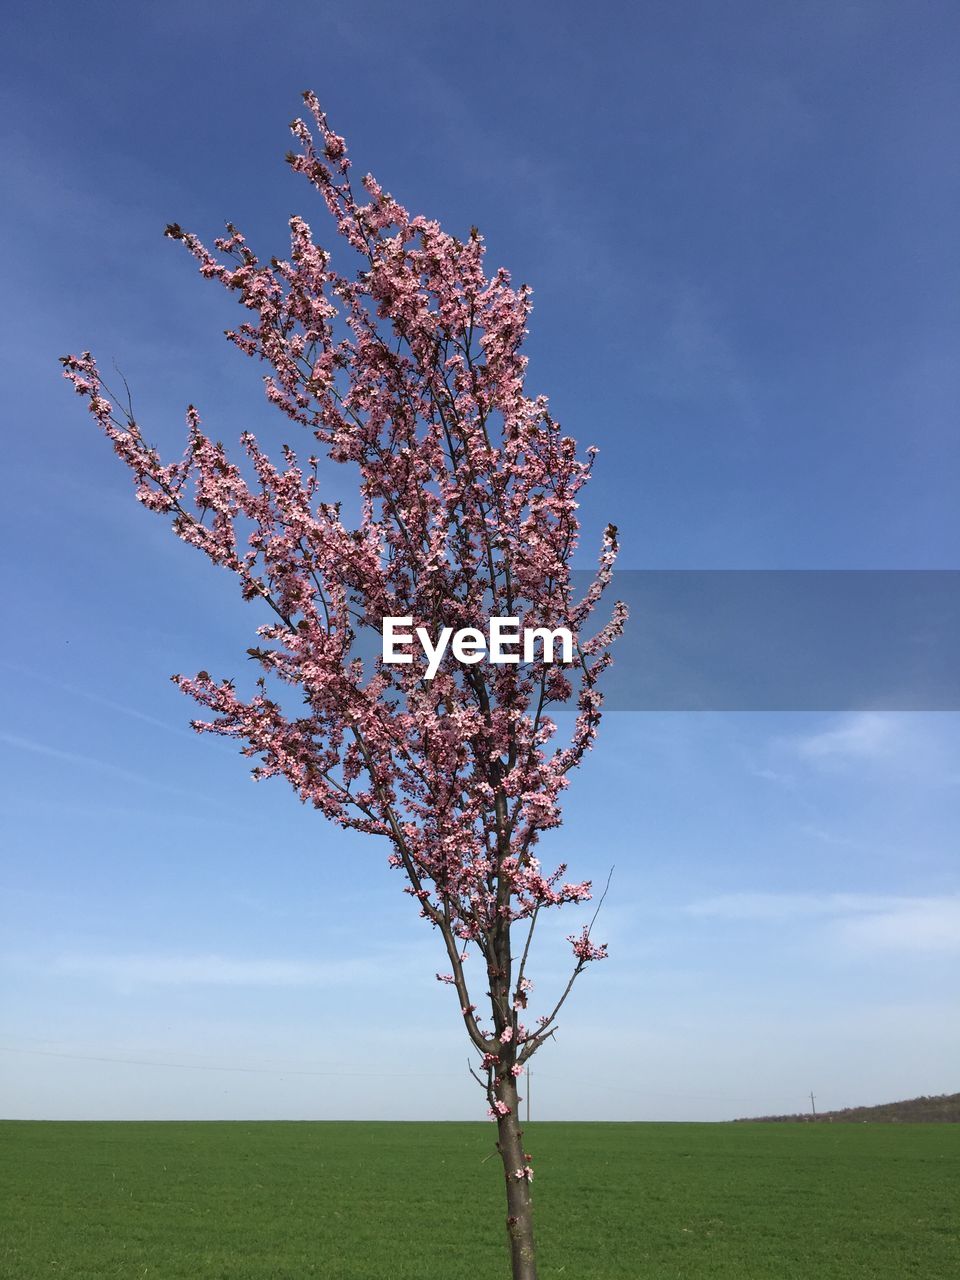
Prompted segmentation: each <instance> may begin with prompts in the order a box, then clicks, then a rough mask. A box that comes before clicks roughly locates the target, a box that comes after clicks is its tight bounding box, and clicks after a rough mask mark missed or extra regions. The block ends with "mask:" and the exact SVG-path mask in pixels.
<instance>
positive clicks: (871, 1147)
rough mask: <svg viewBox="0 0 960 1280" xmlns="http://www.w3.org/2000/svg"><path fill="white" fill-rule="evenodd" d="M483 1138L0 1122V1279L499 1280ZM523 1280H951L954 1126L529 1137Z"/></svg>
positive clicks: (458, 1127)
mask: <svg viewBox="0 0 960 1280" xmlns="http://www.w3.org/2000/svg"><path fill="white" fill-rule="evenodd" d="M493 1133H494V1130H493V1128H492V1126H487V1125H483V1124H433V1125H415V1124H374V1123H369V1124H368V1123H355V1124H337V1123H303V1124H291V1123H285V1124H274V1123H257V1124H251V1123H223V1124H179V1123H169V1124H155V1123H129V1124H113V1123H109V1124H101V1123H89V1124H63V1123H34V1122H15V1121H8V1122H3V1123H0V1276H2V1277H4V1280H35V1278H36V1277H41V1276H42V1277H45V1278H46V1277H67V1278H68V1280H108V1278H110V1277H125V1278H128V1280H139V1278H140V1277H151V1278H154V1280H188V1278H189V1280H268V1278H269V1280H275V1278H276V1280H301V1277H323V1278H324V1280H359V1278H361V1277H362V1278H363V1280H393V1278H394V1277H396V1278H397V1280H405V1278H411V1280H412V1278H414V1277H416V1278H417V1280H504V1277H505V1276H506V1275H507V1274H508V1272H509V1268H508V1266H507V1254H506V1247H505V1244H504V1231H503V1217H504V1212H503V1207H502V1204H501V1195H502V1181H501V1173H500V1170H499V1168H498V1167H497V1161H496V1157H494V1159H492V1160H489V1161H487V1162H486V1163H481V1162H482V1160H483V1157H484V1156H486V1155H487V1154H488V1153H489V1152H490V1150H491V1143H492V1140H493ZM528 1146H529V1148H530V1149H531V1150H532V1151H533V1153H534V1155H535V1157H536V1160H535V1163H536V1167H537V1180H536V1183H535V1184H534V1191H535V1193H536V1213H537V1230H538V1235H539V1244H540V1258H541V1275H542V1276H543V1277H544V1278H545V1280H546V1278H549V1277H557V1276H564V1277H568V1278H570V1280H573V1278H574V1277H576V1280H607V1278H608V1277H609V1278H611V1280H612V1278H613V1277H617V1278H618V1280H619V1278H624V1280H626V1278H627V1277H631V1278H632V1277H650V1278H651V1280H653V1278H656V1280H661V1278H662V1280H667V1278H668V1277H669V1278H671V1280H672V1278H673V1277H684V1278H689V1280H699V1277H727V1278H729V1280H753V1278H759V1277H763V1278H764V1280H819V1278H820V1277H824V1278H827V1277H829V1278H830V1280H834V1278H835V1280H867V1278H868V1277H869V1278H870V1280H877V1278H878V1277H884V1278H885V1277H890V1280H905V1278H906V1277H923V1280H949V1278H950V1277H955V1276H960V1222H958V1218H960V1128H958V1127H956V1126H954V1125H932V1124H931V1125H911V1126H904V1127H902V1128H901V1127H898V1126H891V1125H844V1126H840V1125H822V1126H813V1125H762V1124H741V1125H711V1124H548V1123H540V1124H533V1125H531V1126H529V1128H528Z"/></svg>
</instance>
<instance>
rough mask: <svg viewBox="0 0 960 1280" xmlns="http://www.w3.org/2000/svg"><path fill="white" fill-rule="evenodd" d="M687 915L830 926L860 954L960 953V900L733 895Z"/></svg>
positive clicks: (698, 905)
mask: <svg viewBox="0 0 960 1280" xmlns="http://www.w3.org/2000/svg"><path fill="white" fill-rule="evenodd" d="M684 910H685V912H686V914H688V915H690V916H696V917H701V918H714V919H718V920H732V921H756V922H761V923H762V922H767V923H777V922H782V923H789V922H796V921H803V920H811V919H817V920H822V921H824V922H825V923H826V924H827V925H828V927H829V928H830V930H831V932H832V933H833V936H834V937H835V938H837V939H838V940H839V941H840V942H841V943H843V944H844V945H846V946H848V947H851V948H854V949H857V950H871V951H874V950H901V951H924V952H930V951H960V894H953V895H942V896H939V897H900V896H896V895H891V894H869V893H729V894H721V895H719V896H717V897H713V898H705V899H701V900H700V901H696V902H691V903H689V904H688V905H687V906H686V907H685V908H684Z"/></svg>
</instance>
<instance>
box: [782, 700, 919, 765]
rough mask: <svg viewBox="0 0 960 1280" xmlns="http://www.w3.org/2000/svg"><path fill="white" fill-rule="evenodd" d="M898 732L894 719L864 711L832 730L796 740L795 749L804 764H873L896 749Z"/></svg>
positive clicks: (846, 718)
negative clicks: (840, 760) (818, 761)
mask: <svg viewBox="0 0 960 1280" xmlns="http://www.w3.org/2000/svg"><path fill="white" fill-rule="evenodd" d="M897 730H898V724H897V721H896V719H895V717H893V716H891V715H881V714H880V713H879V712H871V711H864V712H858V713H855V714H854V715H850V716H846V717H845V718H844V719H843V720H842V721H841V722H840V723H839V724H837V725H835V726H834V727H833V728H831V729H825V730H822V731H821V732H819V733H812V734H808V735H806V736H805V737H801V738H798V739H797V740H796V742H795V744H794V745H795V748H796V752H797V754H798V755H799V756H801V757H802V758H803V759H806V760H828V759H842V760H850V759H854V760H864V759H867V760H875V759H877V758H878V757H880V756H884V755H888V754H889V753H890V752H891V751H892V750H894V749H895V747H896V746H897V743H898V732H897Z"/></svg>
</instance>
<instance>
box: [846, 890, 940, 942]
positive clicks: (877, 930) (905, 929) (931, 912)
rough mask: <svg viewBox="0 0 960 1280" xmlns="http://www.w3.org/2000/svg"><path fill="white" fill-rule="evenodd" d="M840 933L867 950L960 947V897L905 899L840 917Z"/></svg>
mask: <svg viewBox="0 0 960 1280" xmlns="http://www.w3.org/2000/svg"><path fill="white" fill-rule="evenodd" d="M840 936H841V938H842V940H843V941H844V942H846V943H848V944H849V945H850V946H853V947H856V948H858V949H859V948H863V949H867V950H871V951H872V950H884V951H886V950H893V951H951V952H952V951H960V897H956V898H918V899H914V900H910V899H906V900H904V901H903V902H900V903H898V904H897V905H895V906H893V907H891V908H890V909H888V910H882V911H874V912H871V913H870V914H868V915H864V916H859V917H853V918H849V919H846V920H843V921H841V922H840Z"/></svg>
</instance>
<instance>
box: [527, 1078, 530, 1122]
mask: <svg viewBox="0 0 960 1280" xmlns="http://www.w3.org/2000/svg"><path fill="white" fill-rule="evenodd" d="M529 1123H530V1068H529V1067H527V1124H529Z"/></svg>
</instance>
